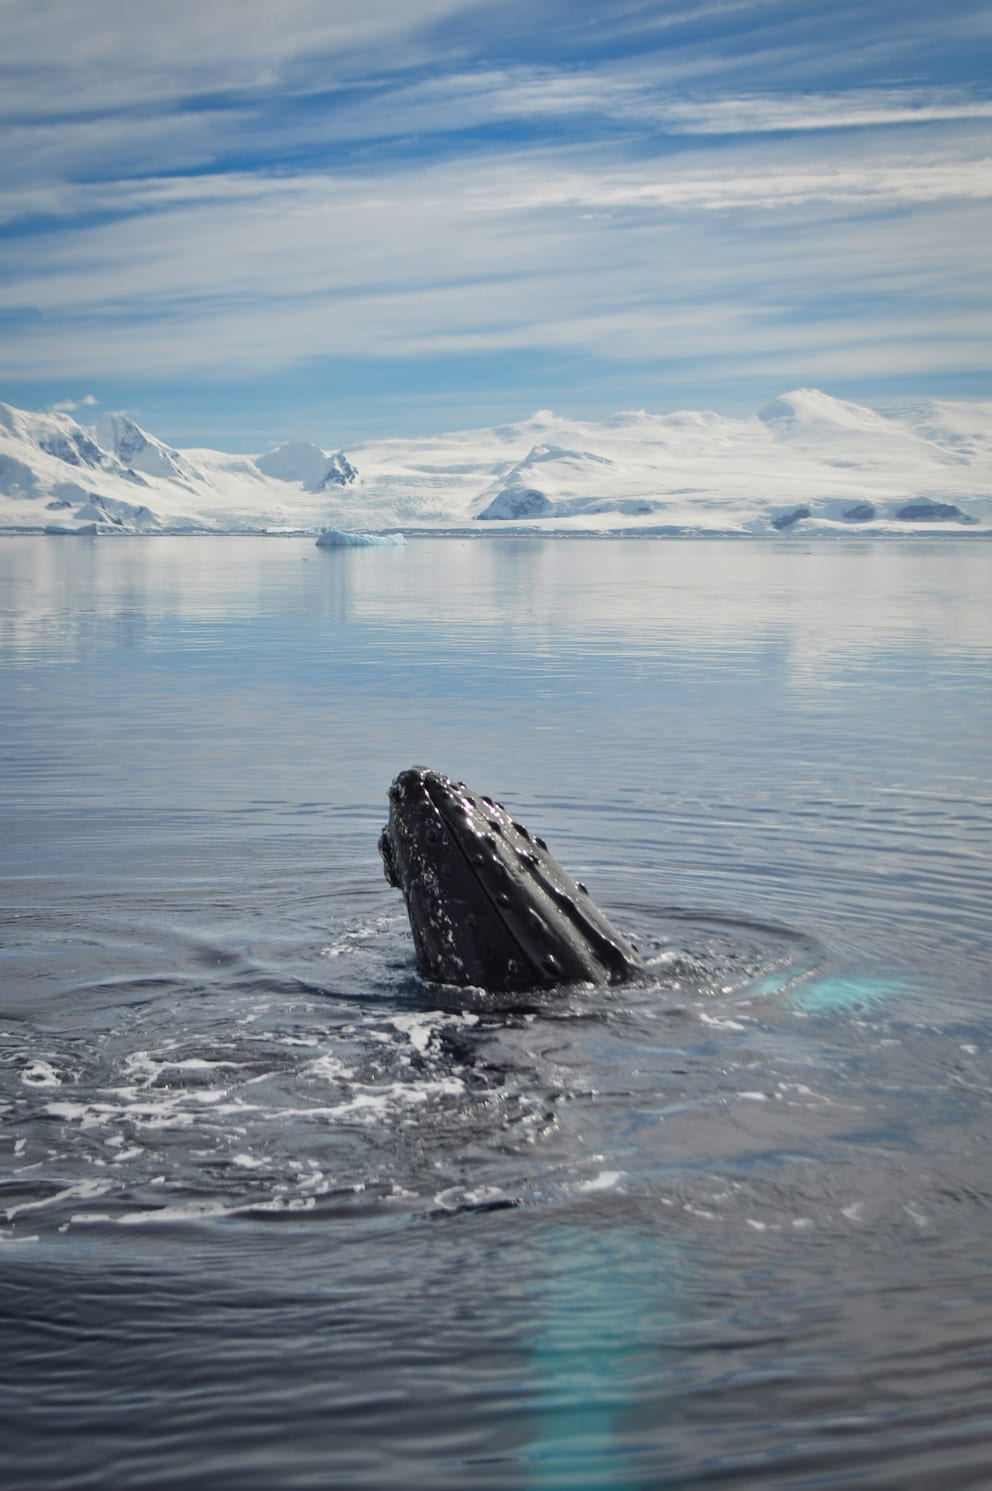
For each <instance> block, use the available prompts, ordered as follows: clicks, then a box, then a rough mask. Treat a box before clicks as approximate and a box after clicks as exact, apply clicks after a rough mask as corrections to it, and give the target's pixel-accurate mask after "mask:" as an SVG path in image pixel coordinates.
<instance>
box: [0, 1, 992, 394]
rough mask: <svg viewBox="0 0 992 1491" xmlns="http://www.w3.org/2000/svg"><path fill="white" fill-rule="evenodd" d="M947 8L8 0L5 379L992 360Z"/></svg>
mask: <svg viewBox="0 0 992 1491" xmlns="http://www.w3.org/2000/svg"><path fill="white" fill-rule="evenodd" d="M948 5H949V9H948V11H947V13H946V14H945V15H944V16H943V17H942V18H941V21H940V24H939V26H938V23H937V22H936V21H935V20H929V21H928V19H927V18H926V17H924V16H921V15H918V14H916V13H915V12H914V13H913V15H912V16H910V17H906V16H905V15H904V14H903V12H902V11H901V10H900V8H899V7H898V6H895V5H891V6H890V5H889V3H888V0H883V3H882V4H880V6H879V7H878V8H877V10H876V9H873V10H872V12H871V14H870V15H867V16H864V17H863V19H862V21H861V22H860V23H859V27H858V29H857V32H856V34H855V33H854V32H853V31H852V25H853V18H855V16H856V15H860V14H861V12H860V11H859V10H857V8H855V7H852V6H848V5H847V3H846V0H839V3H838V5H837V6H835V7H831V8H830V9H829V13H828V12H827V11H826V10H825V9H824V8H822V7H815V6H810V7H809V8H808V9H806V10H803V9H802V7H796V6H795V5H794V4H786V3H785V0H739V3H738V0H731V3H728V4H723V3H714V4H711V5H702V6H698V7H696V6H689V5H687V4H685V3H675V0H673V3H661V0H658V3H654V0H638V3H633V0H626V3H625V0H618V3H617V5H616V6H614V7H611V8H610V9H609V11H608V12H607V11H606V9H605V8H604V7H602V6H601V5H598V4H593V3H592V0H570V3H568V4H566V3H565V0H530V3H528V4H526V5H525V4H523V3H519V0H506V3H505V4H503V5H501V6H496V5H494V4H480V3H478V0H423V3H419V4H418V5H417V6H409V5H407V4H404V3H401V0H363V3H358V0H355V3H350V0H336V3H335V4H334V5H327V6H314V5H313V4H312V3H310V0H286V4H285V5H283V6H281V7H280V8H279V9H278V10H273V9H272V8H271V7H270V6H268V5H263V4H262V3H260V0H237V3H235V0H217V3H216V4H215V5H211V6H203V5H202V4H200V5H193V4H190V3H186V0H163V4H162V5H161V6H159V7H156V8H155V10H154V11H151V12H149V13H148V15H147V16H142V18H141V21H140V24H139V22H138V19H137V18H136V13H135V12H134V9H133V7H132V6H130V5H125V4H124V3H123V0H92V3H91V4H89V5H87V7H85V8H82V7H79V6H78V5H76V4H70V3H68V0H50V3H49V4H48V5H47V7H38V6H37V5H36V4H34V3H31V4H28V3H27V0H6V4H5V26H6V29H5V42H6V52H5V56H4V58H3V59H0V80H2V81H3V82H4V83H5V85H6V86H5V88H4V89H2V90H0V119H6V124H5V125H4V126H3V127H4V132H5V139H6V141H7V143H8V145H9V147H10V148H8V149H7V150H5V151H4V152H2V153H0V316H2V318H3V322H4V353H5V366H6V370H7V375H8V377H10V378H14V379H22V380H31V379H36V380H37V379H41V378H43V377H45V376H46V374H47V375H50V374H51V372H52V370H60V371H61V372H62V373H63V374H64V375H65V376H66V377H68V376H70V375H71V376H72V377H73V378H79V379H82V378H84V377H87V376H88V375H90V374H92V376H93V377H94V378H96V377H107V378H110V377H111V376H117V377H121V376H126V377H130V378H133V379H136V380H137V379H140V378H142V377H145V376H148V375H150V374H152V373H155V374H156V375H160V376H162V377H171V378H181V377H183V376H187V375H189V374H191V373H193V372H195V373H196V375H197V376H209V377H213V378H215V379H217V380H228V379H232V378H235V377H243V376H245V375H253V376H256V377H258V378H265V377H272V378H281V377H283V376H285V374H286V373H287V371H288V370H292V369H294V368H295V369H305V368H312V367H319V366H321V365H322V364H324V363H326V361H327V360H328V359H330V358H335V357H337V358H342V357H346V358H353V359H358V360H362V359H364V360H365V361H366V362H367V363H374V362H376V361H377V360H378V361H380V362H383V363H384V362H387V361H390V362H392V363H396V364H403V365H405V366H407V367H409V369H410V374H409V376H410V378H411V379H412V380H413V381H414V382H416V379H417V374H416V371H415V369H416V368H417V366H418V365H426V363H424V359H429V358H431V357H433V356H435V355H440V354H443V355H445V356H450V357H455V358H457V357H464V358H466V359H471V360H472V365H473V368H474V369H475V370H476V372H475V376H480V374H479V373H478V370H479V369H480V368H482V367H483V366H484V364H485V359H486V358H487V357H490V356H491V357H493V358H496V357H499V356H502V355H503V354H506V353H517V352H519V353H528V354H533V355H534V356H535V357H540V356H548V357H555V356H559V355H560V356H561V357H562V359H563V361H562V362H561V363H560V364H559V366H565V365H566V363H567V362H568V361H569V359H571V362H570V364H569V365H570V366H572V367H573V368H575V369H577V368H578V367H579V365H580V364H581V365H582V367H584V368H585V369H586V370H587V376H588V378H589V380H590V384H594V383H595V378H596V369H597V368H603V367H606V366H607V365H610V366H615V365H616V364H617V363H618V362H623V361H624V360H626V361H627V362H628V363H629V365H630V367H631V368H632V369H633V368H641V367H652V366H654V367H657V368H676V369H679V368H685V367H688V366H690V365H691V366H692V367H694V368H696V369H698V370H702V371H701V373H700V376H701V377H703V378H705V379H707V380H709V381H710V382H711V383H712V386H713V387H714V389H717V388H719V387H725V386H727V382H728V380H733V381H735V382H736V383H739V382H740V380H741V379H742V378H744V377H746V370H747V369H748V368H750V369H751V371H752V373H754V371H755V370H757V369H761V370H764V371H765V372H767V374H768V376H769V377H770V376H772V375H773V373H775V372H777V371H778V370H781V372H782V375H783V377H789V378H790V381H792V378H791V376H790V371H789V370H790V369H791V370H792V374H793V375H796V376H797V377H798V375H799V374H801V376H802V380H803V381H814V382H815V381H818V379H820V378H825V377H827V376H830V377H839V376H841V373H839V372H838V369H842V368H843V366H844V365H845V364H844V359H845V358H846V359H847V363H846V366H847V368H848V370H849V373H850V376H851V377H852V378H856V377H858V376H865V377H869V376H870V377H871V378H873V379H881V378H884V377H885V374H886V369H888V370H890V372H891V374H892V376H893V377H898V378H904V377H905V376H906V374H907V371H908V370H913V371H914V375H915V373H916V372H918V371H923V370H925V369H926V367H928V366H929V367H930V368H931V369H932V370H933V371H934V374H935V376H937V375H939V374H940V373H941V371H942V370H949V369H950V370H966V371H968V372H969V373H972V372H979V371H981V370H984V369H987V368H988V365H989V357H988V352H987V332H988V324H987V314H986V312H987V291H986V278H985V277H986V274H987V271H986V269H985V267H984V266H985V259H986V256H987V250H986V247H985V245H986V243H987V235H988V230H989V228H990V227H992V206H990V198H992V149H990V147H989V144H988V120H989V117H990V116H992V97H990V94H989V90H988V87H987V84H986V81H985V73H984V69H983V67H982V66H981V65H980V62H979V58H978V51H979V50H980V48H977V49H976V43H975V39H974V38H975V35H976V34H978V33H977V32H976V31H975V30H974V28H973V29H972V30H971V31H970V32H969V27H970V26H972V23H973V22H974V23H975V24H976V25H977V21H976V15H977V12H976V6H975V5H973V4H970V3H969V0H948ZM56 30H57V31H58V34H59V37H60V46H59V48H58V49H57V51H56V50H55V49H53V48H52V46H51V36H52V34H53V32H54V31H56ZM966 35H970V37H971V40H970V41H969V42H968V43H967V44H965V43H963V42H962V41H961V40H960V38H962V37H964V36H966ZM928 42H929V47H928ZM886 58H887V59H888V65H887V67H886V66H883V64H882V60H881V59H886ZM818 369H822V370H823V371H822V372H820V373H818V371H817V370H818ZM397 376H399V375H397ZM495 376H497V375H496V374H494V377H495ZM576 376H577V374H576ZM369 379H370V382H369V388H370V396H374V392H375V384H374V375H373V374H371V373H370V374H369ZM84 386H85V385H84ZM566 396H567V391H566ZM554 397H555V395H554V391H553V390H549V392H548V398H547V401H548V402H551V401H552V400H553V398H554ZM559 397H560V395H559ZM714 401H715V396H714Z"/></svg>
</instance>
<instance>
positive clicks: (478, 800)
mask: <svg viewBox="0 0 992 1491" xmlns="http://www.w3.org/2000/svg"><path fill="white" fill-rule="evenodd" d="M389 800H390V809H389V822H388V823H387V824H386V827H385V828H384V829H383V831H382V835H381V837H380V840H379V849H380V852H381V854H382V857H383V862H384V865H385V871H386V878H387V880H388V881H389V883H390V884H391V885H394V886H396V887H397V888H398V889H400V890H402V892H403V895H404V897H405V899H406V905H407V912H408V914H409V917H410V927H411V930H412V932H413V940H414V946H415V948H416V951H417V958H418V961H419V963H420V966H421V968H422V969H423V971H424V973H425V974H426V975H427V977H428V978H430V979H433V980H436V981H437V982H439V983H446V984H457V985H462V986H466V985H476V986H478V987H480V988H484V989H493V990H514V989H534V988H542V987H545V988H546V987H550V986H552V985H555V984H561V983H571V982H578V981H584V982H591V983H596V984H607V983H617V982H619V981H620V980H622V979H625V978H629V977H630V976H631V974H633V973H635V972H636V971H637V970H638V969H639V968H640V967H641V960H640V958H639V957H638V955H637V953H636V951H635V950H634V948H633V947H632V946H631V945H630V943H629V942H627V941H626V939H625V938H623V937H622V936H621V935H620V933H619V932H618V931H617V930H616V928H615V927H613V926H612V925H611V924H610V922H609V921H608V920H607V918H606V917H605V916H604V915H603V913H602V912H601V911H599V910H598V908H597V907H596V906H595V905H594V904H593V902H592V901H591V900H590V899H589V895H588V892H587V891H586V889H585V887H584V886H582V885H580V884H579V883H578V882H577V881H575V880H573V879H572V878H571V876H570V875H569V874H568V873H567V872H566V871H565V870H564V869H562V867H561V865H560V864H559V863H558V861H557V860H556V859H555V857H554V855H553V854H551V852H550V851H549V849H548V847H547V845H546V844H545V843H544V841H543V839H540V838H537V837H535V836H533V835H531V834H530V833H529V832H528V830H527V829H526V828H525V827H524V826H523V824H521V823H518V822H516V821H515V820H514V819H513V818H511V816H510V814H509V813H507V811H506V809H505V808H504V807H503V806H502V805H501V804H500V803H497V802H494V801H493V800H492V799H491V798H489V797H483V796H480V795H479V794H478V793H475V792H472V791H471V790H470V789H469V788H468V787H466V786H465V784H464V782H455V781H453V780H452V779H451V778H450V777H447V776H444V775H443V774H442V773H440V772H436V771H431V770H429V769H428V768H426V767H419V766H415V767H411V768H410V769H409V770H407V771H403V772H400V774H399V776H398V777H397V778H396V780H395V781H394V782H393V784H392V786H391V787H390V789H389Z"/></svg>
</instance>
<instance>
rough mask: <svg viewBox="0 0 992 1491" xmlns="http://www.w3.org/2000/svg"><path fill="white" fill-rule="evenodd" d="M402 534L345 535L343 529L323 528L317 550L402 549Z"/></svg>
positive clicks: (404, 545)
mask: <svg viewBox="0 0 992 1491" xmlns="http://www.w3.org/2000/svg"><path fill="white" fill-rule="evenodd" d="M405 547H406V539H405V538H404V537H403V535H402V533H346V532H345V530H344V529H343V528H325V529H324V531H323V533H322V534H321V535H320V537H319V538H318V540H317V548H318V549H403V548H405Z"/></svg>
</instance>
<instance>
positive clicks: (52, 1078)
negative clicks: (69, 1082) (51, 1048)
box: [21, 1058, 62, 1087]
mask: <svg viewBox="0 0 992 1491" xmlns="http://www.w3.org/2000/svg"><path fill="white" fill-rule="evenodd" d="M21 1081H22V1082H23V1083H24V1084H25V1086H27V1087H61V1086H62V1078H61V1077H60V1076H59V1074H58V1072H57V1071H56V1070H55V1068H54V1067H53V1066H52V1065H51V1063H50V1062H48V1061H42V1060H41V1059H40V1058H35V1060H34V1061H32V1062H31V1065H30V1066H26V1067H25V1068H24V1069H23V1071H22V1072H21Z"/></svg>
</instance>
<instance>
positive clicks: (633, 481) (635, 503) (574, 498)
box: [0, 389, 992, 536]
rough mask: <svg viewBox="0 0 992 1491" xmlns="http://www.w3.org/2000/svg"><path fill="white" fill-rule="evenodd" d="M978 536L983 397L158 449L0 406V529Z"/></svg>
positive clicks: (988, 490)
mask: <svg viewBox="0 0 992 1491" xmlns="http://www.w3.org/2000/svg"><path fill="white" fill-rule="evenodd" d="M508 523H511V524H513V525H514V526H516V527H526V528H535V529H541V530H551V531H564V532H590V531H593V532H628V531H635V532H636V531H647V532H654V533H659V532H661V533H726V534H742V535H748V534H767V535H770V536H774V535H789V534H793V533H795V532H803V533H810V532H820V533H824V534H826V533H844V532H852V531H857V532H861V533H865V532H867V533H880V532H890V533H892V532H895V533H907V532H915V533H920V532H931V533H933V532H942V533H956V534H980V533H989V532H992V402H984V403H979V402H975V403H969V402H964V401H961V402H949V401H940V402H930V403H917V404H912V405H907V406H905V407H903V408H899V409H896V410H891V411H888V412H882V411H879V410H877V409H872V408H868V407H866V406H863V405H860V404H854V403H850V402H848V401H846V400H842V399H835V398H833V397H831V396H830V395H829V394H826V393H823V392H821V391H820V390H818V389H794V390H792V391H790V392H788V393H784V394H782V395H781V396H780V397H778V398H776V399H774V400H773V401H772V402H771V403H770V404H767V405H765V407H764V408H763V409H761V410H760V411H759V412H758V413H757V414H755V415H753V416H751V417H750V418H744V419H739V418H730V417H727V416H723V415H720V414H716V413H712V412H709V411H693V410H682V411H678V412H676V413H671V414H651V413H647V412H645V411H643V410H641V411H632V412H628V413H624V414H617V415H614V416H612V417H611V418H609V419H607V420H604V421H601V422H582V421H577V420H570V419H567V418H560V417H558V416H556V415H554V414H553V413H551V411H550V410H546V409H542V410H539V411H538V412H537V413H536V414H535V415H533V416H532V418H530V419H528V420H522V421H520V422H519V423H517V424H510V425H498V426H495V427H493V428H490V429H482V430H463V431H456V432H454V433H450V434H443V435H438V436H423V437H418V438H411V439H385V440H378V441H369V442H366V443H364V444H362V445H359V446H357V447H353V448H351V450H350V453H349V454H348V455H346V454H345V453H344V452H343V451H341V450H330V451H328V450H325V449H323V448H322V447H320V446H318V445H313V444H309V443H308V442H305V441H293V442H290V443H289V444H286V445H282V446H280V447H278V448H277V449H275V450H271V451H267V452H264V453H262V454H259V455H256V456H245V455H227V454H224V453H223V452H219V451H210V450H193V451H178V450H173V449H171V447H169V446H167V445H165V444H164V443H163V442H162V441H160V440H157V439H156V438H155V437H154V436H153V435H149V434H148V433H147V432H145V431H144V430H142V429H141V428H140V427H139V426H138V425H136V424H135V423H134V421H133V420H131V419H129V418H128V416H126V415H123V414H112V415H106V416H105V417H104V418H103V419H101V420H100V421H99V422H98V423H97V424H96V425H95V426H94V427H93V428H92V429H87V428H84V427H83V426H81V425H79V424H77V423H76V421H75V420H74V419H72V418H71V416H69V415H68V414H64V413H57V412H47V413H28V412H25V411H22V410H17V409H13V408H11V407H9V406H8V405H5V404H0V529H2V530H3V531H5V532H8V533H10V532H19V531H20V532H44V531H46V530H51V531H58V532H90V533H93V532H95V533H190V532H206V533H249V532H250V533H260V532H300V533H313V534H316V533H318V532H321V531H323V530H324V529H337V530H340V531H341V532H342V533H348V532H361V533H366V534H367V533H376V532H383V531H387V530H392V531H395V530H403V531H405V532H407V533H410V532H416V531H431V530H435V531H436V530H438V529H444V530H450V529H453V528H455V529H461V530H463V531H466V532H474V533H494V532H501V531H502V532H505V531H506V525H507V524H508Z"/></svg>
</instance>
